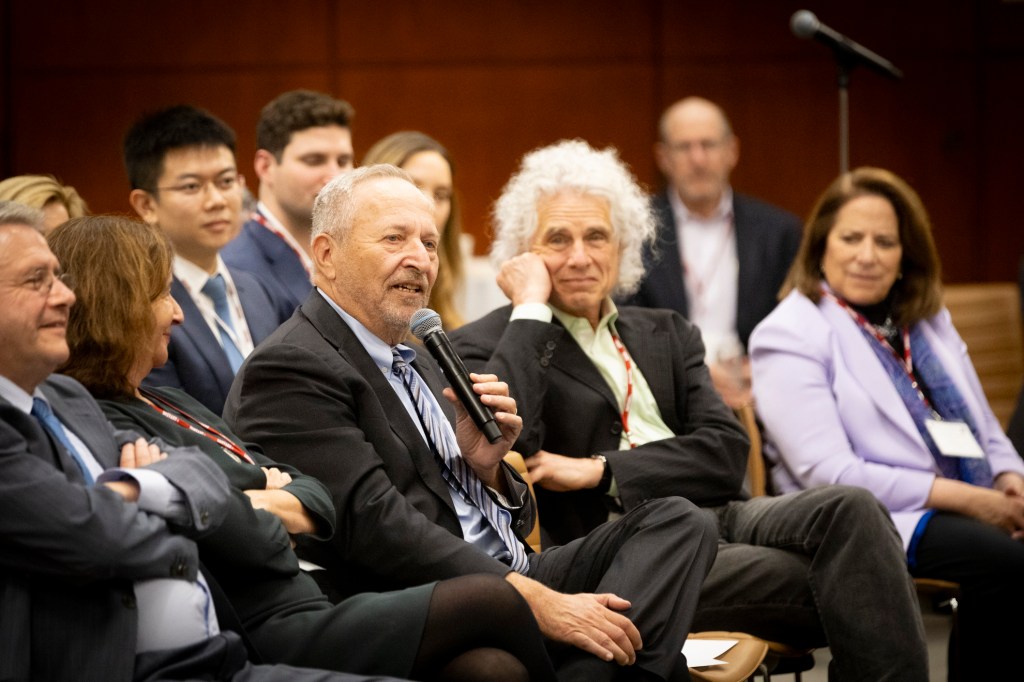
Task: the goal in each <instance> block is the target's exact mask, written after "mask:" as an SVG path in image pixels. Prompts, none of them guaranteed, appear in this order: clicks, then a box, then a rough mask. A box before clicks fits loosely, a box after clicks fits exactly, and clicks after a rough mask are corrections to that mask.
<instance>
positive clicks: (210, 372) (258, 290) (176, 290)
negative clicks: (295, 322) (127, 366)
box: [142, 268, 280, 415]
mask: <svg viewBox="0 0 1024 682" xmlns="http://www.w3.org/2000/svg"><path fill="white" fill-rule="evenodd" d="M229 269H230V271H231V278H232V279H233V280H234V282H235V288H236V289H237V290H238V298H239V300H240V301H241V302H242V311H243V312H244V313H245V319H246V322H247V323H248V325H249V333H250V334H251V335H252V341H253V343H259V342H260V341H262V340H263V339H265V338H266V337H267V336H269V335H270V332H272V331H274V329H276V328H277V325H278V320H279V319H280V317H279V313H278V310H279V306H278V305H277V304H275V303H274V302H273V301H272V300H271V298H270V297H269V295H268V294H267V292H266V290H265V289H264V288H263V286H262V285H261V284H260V283H259V282H257V281H256V279H255V278H254V277H253V276H252V275H249V274H248V273H245V272H242V271H240V270H235V269H233V268H229ZM171 294H172V295H173V296H174V300H176V301H177V302H178V305H180V306H181V310H182V312H183V313H184V315H185V321H184V323H182V324H181V325H178V326H177V327H174V328H173V329H172V330H171V343H170V344H169V345H168V347H167V362H166V363H165V364H164V365H163V366H162V367H157V368H155V369H154V370H153V371H152V372H150V373H149V376H147V377H146V378H145V380H144V381H143V382H142V383H143V384H145V385H146V386H170V387H171V388H180V389H182V390H183V391H185V392H186V393H188V394H189V395H190V396H192V397H193V398H195V399H196V400H198V401H199V402H201V403H202V404H203V405H205V406H206V408H207V409H208V410H210V411H211V412H213V413H214V414H218V415H219V414H220V413H221V412H222V411H223V410H224V399H225V398H227V395H228V390H230V388H231V382H232V381H233V380H234V378H235V375H234V373H233V372H232V371H231V364H230V363H229V362H228V356H227V355H226V354H225V353H224V348H223V347H222V346H221V345H220V341H219V340H218V339H217V338H216V337H215V336H214V335H213V332H212V331H211V330H210V326H209V325H208V324H206V320H204V319H203V314H202V313H201V312H199V308H198V307H197V306H196V304H195V302H194V301H193V300H192V297H191V296H190V295H189V293H188V291H187V290H186V289H185V287H184V286H183V285H182V283H181V282H180V281H179V280H178V278H177V277H175V278H174V281H173V282H172V283H171Z"/></svg>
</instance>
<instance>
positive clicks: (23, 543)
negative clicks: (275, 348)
mask: <svg viewBox="0 0 1024 682" xmlns="http://www.w3.org/2000/svg"><path fill="white" fill-rule="evenodd" d="M41 388H42V391H43V393H44V394H45V395H46V397H47V399H48V400H49V401H50V404H51V406H52V407H53V410H54V412H55V414H56V415H57V416H58V417H59V419H60V420H61V422H62V423H63V424H65V425H66V426H67V427H68V428H69V429H70V430H71V431H73V432H74V433H75V435H77V436H78V437H79V438H80V439H81V440H82V441H83V442H84V443H85V444H86V445H87V446H88V447H89V450H90V451H91V452H92V453H93V455H95V456H96V458H97V459H98V460H99V461H100V463H101V464H102V465H103V466H104V467H111V466H115V465H116V464H117V458H118V457H119V454H120V445H121V444H122V443H124V442H128V441H129V440H132V439H134V437H135V434H131V433H128V432H115V431H114V429H113V428H112V427H111V426H110V425H109V423H108V422H107V420H106V418H105V417H104V416H103V413H102V412H101V411H100V409H99V407H98V406H97V405H96V403H95V401H93V399H92V398H91V396H89V394H88V392H87V391H86V390H85V388H83V387H82V386H81V385H80V384H78V383H77V382H76V381H74V380H73V379H70V378H68V377H62V376H59V375H53V376H51V377H50V378H49V379H48V380H47V381H46V382H45V384H44V385H43V386H42V387H41ZM152 466H153V468H154V469H156V470H158V471H160V473H162V474H164V476H166V477H167V478H168V480H170V481H171V482H172V483H174V484H175V485H176V486H177V487H178V488H179V489H180V490H181V491H182V492H183V493H184V494H185V497H186V503H187V507H188V510H189V514H190V517H191V522H190V523H189V524H186V525H185V526H183V527H177V528H173V529H172V528H171V527H169V526H168V524H167V522H165V521H164V520H163V519H161V518H158V517H156V516H153V515H151V514H147V513H144V512H140V511H138V508H137V507H136V506H135V505H134V504H129V503H125V501H124V499H123V498H122V497H121V496H120V495H118V494H117V493H115V492H114V491H112V490H110V489H109V488H106V487H105V486H90V487H86V486H84V485H83V481H82V477H81V473H80V472H79V470H78V467H77V466H76V465H75V464H74V462H73V461H72V460H71V459H70V457H69V455H67V454H65V453H64V452H63V449H62V448H59V447H57V446H56V445H55V444H54V441H53V440H52V439H51V438H50V437H49V436H48V434H47V433H46V431H44V430H43V428H42V427H41V426H40V425H39V424H38V422H37V421H36V420H35V419H34V418H32V417H30V416H29V415H26V414H25V413H24V412H22V411H20V410H19V409H17V408H15V407H14V406H13V405H11V404H10V403H8V402H7V401H6V400H3V399H2V398H0V470H2V471H3V476H0V544H2V546H3V551H0V680H130V679H132V675H133V667H134V664H135V631H136V624H137V614H136V610H135V596H134V592H133V590H132V583H133V582H134V581H136V580H145V579H149V578H181V579H185V580H195V578H196V574H197V570H198V565H199V562H198V554H197V550H196V545H195V543H194V542H193V541H192V540H190V539H188V538H187V537H186V535H189V536H192V537H197V536H199V535H202V534H204V533H207V532H209V531H211V530H212V529H213V528H215V527H216V525H217V524H218V523H219V521H220V516H221V511H222V507H223V505H224V504H225V502H226V500H227V494H228V489H227V479H226V477H225V476H224V474H223V473H222V472H221V471H220V470H219V469H218V468H217V466H216V465H215V464H213V463H212V462H211V461H210V460H209V458H207V457H205V456H204V455H202V454H200V453H198V451H197V452H195V453H193V452H190V451H182V452H176V453H175V454H174V455H172V456H171V457H168V458H167V459H166V460H164V461H162V462H158V463H156V464H154V465H152ZM172 531H173V532H172Z"/></svg>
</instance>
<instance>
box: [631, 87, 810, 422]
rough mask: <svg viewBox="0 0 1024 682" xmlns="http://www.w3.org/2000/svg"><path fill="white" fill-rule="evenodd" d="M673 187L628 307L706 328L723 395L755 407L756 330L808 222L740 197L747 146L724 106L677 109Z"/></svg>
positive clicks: (673, 112) (669, 128) (665, 165)
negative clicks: (751, 353) (737, 181)
mask: <svg viewBox="0 0 1024 682" xmlns="http://www.w3.org/2000/svg"><path fill="white" fill-rule="evenodd" d="M654 152H655V157H656V159H657V162H658V168H660V169H661V172H662V173H663V174H664V176H665V179H666V180H667V181H668V182H667V186H666V188H665V189H664V190H663V191H662V192H659V193H658V194H656V195H654V197H653V198H652V200H651V204H652V208H653V209H654V214H655V217H656V219H657V224H658V238H657V242H656V244H652V245H653V246H654V248H653V249H651V248H649V249H648V250H647V251H646V253H645V260H646V262H647V272H646V275H645V276H644V279H643V280H642V281H641V282H640V286H639V288H638V289H637V291H636V292H635V293H634V294H632V295H631V296H630V297H629V298H628V299H623V302H626V303H629V304H630V305H639V306H644V307H647V308H669V309H671V310H675V311H677V312H678V313H679V314H680V315H682V316H683V317H685V318H686V319H688V320H689V321H690V322H692V323H694V324H695V325H697V327H699V328H700V330H701V334H702V335H703V337H704V342H705V344H706V345H707V350H708V355H707V359H708V366H709V367H710V369H711V378H712V380H713V381H714V384H715V388H716V389H718V391H719V393H720V394H721V395H722V397H723V398H724V399H725V401H726V403H727V404H728V405H729V406H730V407H733V408H737V407H740V406H741V405H743V404H744V403H748V402H749V401H750V385H749V380H750V365H749V362H748V361H747V359H746V351H745V349H746V345H747V339H748V338H750V332H752V331H753V330H754V327H755V326H756V325H757V323H758V322H760V321H761V320H762V319H764V317H765V316H766V315H767V314H768V313H770V312H771V311H772V309H773V308H774V307H775V304H776V302H777V296H778V293H779V289H780V287H781V286H782V281H783V280H784V279H785V277H786V273H787V272H788V271H789V266H790V264H791V263H792V261H793V257H794V256H795V255H796V249H797V246H798V245H799V244H800V219H799V218H797V217H796V216H795V215H793V214H792V213H790V212H788V211H784V210H782V209H781V208H778V207H776V206H772V205H771V204H767V203H765V202H763V201H760V200H758V199H755V198H753V197H750V196H747V195H745V194H740V193H739V192H734V191H733V189H732V187H731V186H730V184H729V176H730V175H731V173H732V170H733V169H734V168H735V167H736V163H737V162H738V161H739V153H740V145H739V139H738V138H737V137H736V135H735V133H734V132H733V130H732V126H731V125H730V124H729V120H728V119H727V118H726V116H725V112H724V111H722V109H721V108H720V107H718V106H717V105H716V104H714V103H712V102H709V101H707V100H706V99H702V98H700V97H688V98H686V99H683V100H680V101H679V102H676V103H675V104H673V105H672V106H670V107H669V108H668V109H666V110H665V113H664V114H663V115H662V117H661V122H660V124H659V141H658V143H657V144H656V145H655V146H654Z"/></svg>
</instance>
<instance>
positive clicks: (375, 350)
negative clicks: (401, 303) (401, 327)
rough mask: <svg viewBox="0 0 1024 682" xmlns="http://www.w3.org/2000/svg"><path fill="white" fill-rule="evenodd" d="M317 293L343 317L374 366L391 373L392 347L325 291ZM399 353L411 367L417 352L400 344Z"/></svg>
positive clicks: (319, 289) (318, 289)
mask: <svg viewBox="0 0 1024 682" xmlns="http://www.w3.org/2000/svg"><path fill="white" fill-rule="evenodd" d="M316 291H317V293H318V294H320V295H321V296H323V298H324V300H325V301H327V304H328V305H329V306H331V308H333V309H334V312H336V313H338V315H340V316H341V319H342V320H344V321H345V324H347V325H348V326H349V329H351V330H352V333H353V334H355V335H356V338H357V339H359V343H361V344H362V345H363V348H365V349H366V352H367V353H369V354H370V358H371V359H372V360H373V362H374V364H375V365H377V367H379V368H380V370H381V371H382V372H383V373H384V374H387V373H389V372H390V371H391V366H392V364H394V356H393V355H392V354H391V346H390V345H388V343H387V342H386V341H384V340H383V339H381V338H380V337H379V336H377V335H376V334H374V333H373V332H371V331H370V330H369V329H367V328H366V325H364V324H363V323H362V322H360V321H359V320H357V319H356V318H354V317H352V316H351V315H349V314H348V313H347V312H345V310H344V309H343V308H342V307H341V306H339V305H338V304H337V303H335V302H334V299H332V298H331V297H330V296H328V295H327V294H326V293H324V291H323V289H321V288H320V287H317V289H316ZM395 348H397V349H398V352H399V353H400V354H401V356H402V359H403V360H405V362H406V364H409V365H411V364H412V361H413V360H415V359H416V351H415V350H413V349H412V348H409V347H408V346H406V345H405V344H402V343H400V344H398V345H397V346H395Z"/></svg>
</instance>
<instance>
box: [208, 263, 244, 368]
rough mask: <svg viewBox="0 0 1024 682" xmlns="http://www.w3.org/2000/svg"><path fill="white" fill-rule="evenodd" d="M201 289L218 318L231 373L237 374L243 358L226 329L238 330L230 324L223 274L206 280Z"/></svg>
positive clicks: (221, 338)
mask: <svg viewBox="0 0 1024 682" xmlns="http://www.w3.org/2000/svg"><path fill="white" fill-rule="evenodd" d="M202 291H203V293H204V294H206V296H207V297H209V299H210V300H211V301H213V310H214V312H216V313H217V319H218V324H217V329H219V330H220V340H221V343H222V344H223V345H224V353H225V354H226V355H227V356H228V364H230V365H231V373H232V374H237V373H238V368H239V367H241V366H242V360H244V359H245V358H244V357H242V352H241V351H240V350H238V346H237V345H235V340H234V339H232V338H231V334H229V333H228V329H230V330H231V331H233V332H236V333H237V332H238V330H237V329H235V325H233V324H231V310H230V309H229V308H228V291H227V285H226V284H225V283H224V276H223V275H221V274H220V273H219V272H218V273H217V274H216V275H214V276H213V277H211V278H210V279H208V280H206V284H204V285H203V289H202Z"/></svg>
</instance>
